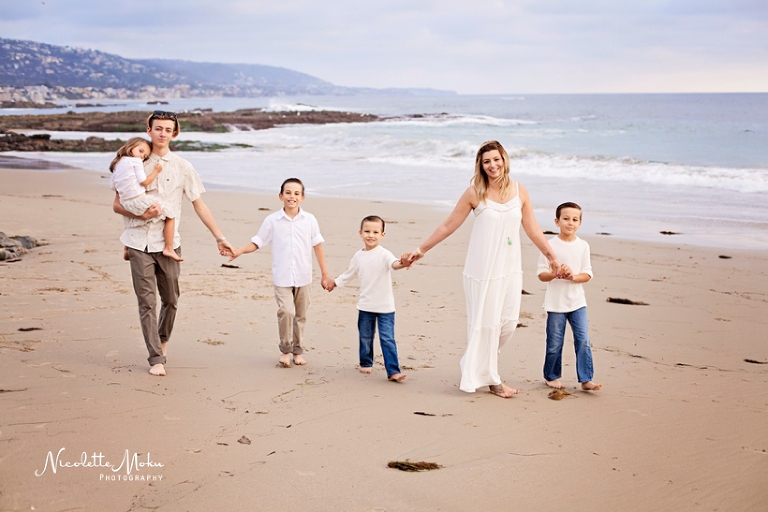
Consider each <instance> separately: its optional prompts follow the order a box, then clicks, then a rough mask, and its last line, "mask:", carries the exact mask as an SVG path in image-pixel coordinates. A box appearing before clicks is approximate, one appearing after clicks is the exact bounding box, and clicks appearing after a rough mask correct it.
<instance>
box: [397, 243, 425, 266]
mask: <svg viewBox="0 0 768 512" xmlns="http://www.w3.org/2000/svg"><path fill="white" fill-rule="evenodd" d="M423 257H424V253H423V252H421V249H419V248H418V247H417V248H416V250H415V251H412V252H406V253H403V255H402V256H400V263H401V264H402V265H404V266H406V267H409V268H410V267H411V265H413V264H414V263H416V262H417V261H419V260H420V259H421V258H423Z"/></svg>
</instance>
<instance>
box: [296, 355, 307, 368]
mask: <svg viewBox="0 0 768 512" xmlns="http://www.w3.org/2000/svg"><path fill="white" fill-rule="evenodd" d="M293 362H294V364H297V365H299V366H304V365H305V364H307V360H306V359H304V358H303V357H301V354H294V355H293Z"/></svg>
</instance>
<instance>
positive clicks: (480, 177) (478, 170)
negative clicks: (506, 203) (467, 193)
mask: <svg viewBox="0 0 768 512" xmlns="http://www.w3.org/2000/svg"><path fill="white" fill-rule="evenodd" d="M494 149H495V150H497V151H498V152H499V153H500V154H501V158H502V160H504V172H503V173H502V175H501V176H499V178H498V181H499V185H500V186H501V197H502V198H506V197H507V192H508V191H509V186H510V179H509V155H508V154H507V151H506V150H505V149H504V146H502V145H501V143H500V142H498V141H495V140H489V141H486V142H483V143H482V145H481V146H480V149H478V150H477V156H476V157H475V175H474V176H473V177H472V180H471V182H470V183H471V184H472V186H473V187H475V191H476V192H477V197H479V198H480V201H482V202H485V198H486V196H487V195H488V188H489V187H490V185H491V184H490V182H489V180H488V175H487V174H486V173H485V171H484V170H483V155H484V154H485V153H487V152H489V151H493V150H494Z"/></svg>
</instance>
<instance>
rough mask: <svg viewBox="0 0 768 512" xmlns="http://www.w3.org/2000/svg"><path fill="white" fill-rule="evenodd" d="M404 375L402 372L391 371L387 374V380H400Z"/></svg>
mask: <svg viewBox="0 0 768 512" xmlns="http://www.w3.org/2000/svg"><path fill="white" fill-rule="evenodd" d="M405 377H406V375H405V374H404V373H393V374H392V375H390V376H389V380H391V381H392V382H402V380H403V379H404V378H405Z"/></svg>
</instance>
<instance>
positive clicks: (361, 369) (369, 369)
mask: <svg viewBox="0 0 768 512" xmlns="http://www.w3.org/2000/svg"><path fill="white" fill-rule="evenodd" d="M371 371H373V369H372V368H370V367H362V366H361V367H360V373H371Z"/></svg>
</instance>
